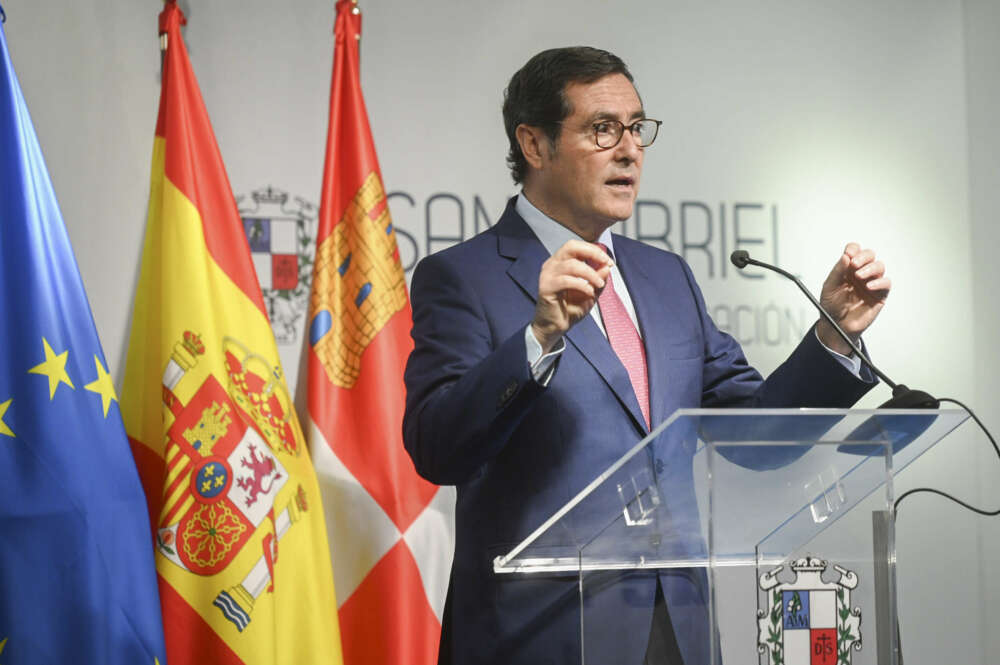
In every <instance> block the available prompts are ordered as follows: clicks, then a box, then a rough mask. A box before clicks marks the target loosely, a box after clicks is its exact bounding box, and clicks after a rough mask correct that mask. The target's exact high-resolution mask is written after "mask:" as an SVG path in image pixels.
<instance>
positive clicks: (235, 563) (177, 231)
mask: <svg viewBox="0 0 1000 665" xmlns="http://www.w3.org/2000/svg"><path fill="white" fill-rule="evenodd" d="M183 23H185V19H184V15H183V14H182V13H181V10H180V9H179V8H178V7H177V5H176V3H175V2H174V1H173V0H171V1H170V2H168V3H167V4H166V7H165V8H164V10H163V12H162V13H161V14H160V35H161V47H162V48H164V49H165V54H164V60H163V74H162V90H161V95H160V111H159V117H158V119H157V123H156V137H155V140H154V143H153V165H152V174H151V177H150V195H149V218H148V223H147V226H146V238H145V246H144V248H143V256H142V270H141V274H140V277H139V285H138V289H137V291H136V296H135V303H134V311H133V315H132V329H131V336H130V340H129V350H128V359H127V364H126V371H125V381H124V385H123V388H122V415H123V417H124V420H125V428H126V431H127V433H128V435H129V439H130V442H131V444H132V449H133V454H134V456H135V459H136V462H137V466H138V467H139V469H140V475H141V476H142V478H143V484H144V486H145V489H146V496H147V501H148V504H149V508H150V519H151V521H152V524H153V532H154V533H153V536H154V538H153V540H154V541H155V545H154V547H155V552H156V567H157V572H158V575H159V581H160V598H161V604H162V610H163V624H164V634H165V638H166V643H167V659H168V661H169V663H170V665H185V664H187V663H213V664H220V663H221V664H228V663H267V664H269V665H270V664H272V663H289V664H292V663H295V664H296V665H298V664H301V663H323V664H327V663H340V662H342V660H341V653H340V635H339V627H338V621H337V613H336V596H335V593H334V587H333V574H332V570H331V566H330V559H329V552H328V549H327V538H326V527H325V523H324V519H323V509H322V502H321V500H320V494H319V489H318V486H317V483H316V476H315V474H314V471H313V467H312V462H311V460H310V458H309V453H308V451H307V449H306V443H305V439H304V438H303V435H302V431H301V429H300V427H299V423H298V420H297V419H296V415H295V410H294V407H293V403H292V398H291V395H290V394H289V392H288V389H287V387H286V383H285V378H284V373H283V371H282V368H281V362H280V360H279V357H278V351H277V346H276V344H275V341H274V336H273V333H272V332H271V326H270V323H269V322H268V317H267V313H266V311H265V309H264V302H263V299H262V297H261V291H260V287H259V286H258V283H257V278H256V274H255V272H254V268H253V264H252V262H251V258H250V249H249V246H248V244H247V240H246V237H245V235H244V231H243V224H242V221H241V219H240V216H239V214H238V212H237V208H236V202H235V200H234V199H233V196H232V193H231V190H230V186H229V180H228V178H227V176H226V172H225V168H224V167H223V163H222V158H221V156H220V154H219V150H218V147H217V145H216V142H215V136H214V134H213V132H212V127H211V124H210V123H209V119H208V114H207V112H206V110H205V105H204V103H203V101H202V98H201V93H200V92H199V90H198V83H197V81H196V80H195V76H194V72H193V71H192V69H191V63H190V61H189V60H188V55H187V50H186V48H185V46H184V41H183V39H182V37H181V32H180V26H181V25H182V24H183Z"/></svg>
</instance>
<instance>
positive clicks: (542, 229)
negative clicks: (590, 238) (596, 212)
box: [514, 192, 615, 258]
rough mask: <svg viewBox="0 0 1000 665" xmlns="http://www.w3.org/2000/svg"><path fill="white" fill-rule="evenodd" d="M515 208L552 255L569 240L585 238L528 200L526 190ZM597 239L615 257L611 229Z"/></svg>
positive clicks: (521, 194)
mask: <svg viewBox="0 0 1000 665" xmlns="http://www.w3.org/2000/svg"><path fill="white" fill-rule="evenodd" d="M514 210H515V211H516V212H517V214H519V215H520V216H521V219H523V220H524V221H525V223H527V225H528V228H530V229H531V231H532V233H534V234H535V236H536V237H537V238H538V240H539V241H540V242H541V243H542V246H544V247H545V249H546V250H547V251H548V253H549V254H550V255H551V254H555V253H556V250H558V249H559V248H560V247H562V246H563V245H565V244H566V241H568V240H583V238H581V237H580V236H578V235H577V234H575V233H573V232H572V231H570V230H569V229H567V228H566V227H565V226H563V225H562V224H560V223H559V222H557V221H556V220H554V219H552V218H551V217H549V216H548V215H546V214H545V213H544V212H542V211H541V210H539V209H538V208H536V207H535V206H534V205H533V204H532V203H531V201H529V200H528V197H527V196H525V195H524V192H521V193H520V194H518V195H517V201H516V202H515V203H514ZM597 241H598V242H600V243H603V244H604V246H605V247H607V248H608V253H609V254H610V255H611V258H614V256H615V246H614V244H613V242H612V240H611V229H610V228H608V229H604V232H603V233H601V237H600V238H598V239H597ZM584 242H586V240H584Z"/></svg>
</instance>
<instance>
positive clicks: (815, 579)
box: [757, 556, 861, 665]
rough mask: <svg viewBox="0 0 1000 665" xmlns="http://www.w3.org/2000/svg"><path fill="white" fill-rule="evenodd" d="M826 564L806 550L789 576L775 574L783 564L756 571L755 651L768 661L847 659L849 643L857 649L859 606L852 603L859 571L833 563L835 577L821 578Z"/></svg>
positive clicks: (808, 663)
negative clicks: (806, 554)
mask: <svg viewBox="0 0 1000 665" xmlns="http://www.w3.org/2000/svg"><path fill="white" fill-rule="evenodd" d="M826 566H827V562H826V561H824V560H822V559H818V558H815V557H811V556H810V557H806V558H804V559H798V560H797V561H795V562H794V563H792V564H791V569H792V571H793V572H794V575H795V576H794V578H793V579H792V580H791V581H790V582H781V581H779V580H778V573H780V572H781V571H782V570H783V569H784V566H778V567H777V568H774V569H773V570H771V571H769V572H766V573H764V574H763V575H761V577H760V584H759V586H760V590H761V591H762V592H763V597H764V598H766V601H765V602H764V603H763V607H762V608H760V609H758V610H757V651H758V653H759V654H761V655H763V654H768V656H769V657H770V665H850V663H851V651H852V649H853V650H854V651H860V650H861V609H860V608H857V607H855V608H853V609H852V608H851V591H852V590H853V589H854V588H856V587H857V586H858V576H857V575H856V574H855V573H853V572H851V571H849V570H847V569H845V568H841V567H840V566H837V565H834V566H833V568H834V570H836V571H837V572H838V573H840V578H839V579H837V580H836V581H833V582H826V581H824V580H823V572H824V571H825V570H826ZM758 604H761V603H758Z"/></svg>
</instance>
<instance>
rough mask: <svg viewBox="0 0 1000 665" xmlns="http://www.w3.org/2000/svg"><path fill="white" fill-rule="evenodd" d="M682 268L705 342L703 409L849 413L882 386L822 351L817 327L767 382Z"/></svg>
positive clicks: (685, 266) (863, 371)
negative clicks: (720, 324)
mask: <svg viewBox="0 0 1000 665" xmlns="http://www.w3.org/2000/svg"><path fill="white" fill-rule="evenodd" d="M681 264H682V265H683V267H684V275H685V277H686V278H687V280H688V284H689V285H690V287H691V291H692V293H693V295H694V298H695V301H696V304H697V308H698V314H699V316H700V317H701V324H702V330H703V332H704V336H705V365H704V374H703V381H702V406H704V407H706V408H711V407H770V408H800V407H814V408H818V407H826V408H847V407H850V406H852V405H853V404H854V403H855V402H857V401H858V400H859V399H861V397H862V396H863V395H864V394H865V393H867V392H868V391H869V390H871V389H872V387H873V386H875V384H876V383H877V380H876V378H875V376H874V375H873V374H872V373H871V371H870V370H868V368H863V370H862V374H861V379H858V377H856V376H854V375H853V374H852V373H851V372H849V371H848V370H847V369H846V368H845V367H844V366H843V365H842V364H840V362H839V361H838V360H837V359H836V358H835V357H834V356H833V355H832V354H831V353H830V352H829V351H828V350H827V349H826V348H824V347H823V345H822V344H821V343H820V342H819V340H818V339H817V338H816V334H815V331H814V328H813V327H810V329H809V330H808V331H807V332H806V334H805V336H804V337H803V338H802V341H801V342H799V345H798V346H797V347H796V348H795V350H794V351H792V353H791V355H790V356H789V357H788V358H787V359H786V360H785V362H783V363H782V364H781V365H780V366H778V368H777V369H775V370H774V372H772V373H771V374H770V376H768V377H767V379H766V380H764V379H762V377H761V375H760V374H759V373H758V372H757V370H755V369H754V368H752V367H750V365H749V363H747V359H746V356H745V355H744V354H743V349H742V348H741V347H740V345H739V343H738V342H737V341H736V340H735V339H733V337H732V336H731V335H729V334H727V333H724V332H722V331H721V330H719V329H718V328H717V327H716V325H715V322H714V321H712V319H711V317H710V316H709V315H708V311H707V308H706V306H705V300H704V297H703V296H702V294H701V290H700V289H699V288H698V285H697V284H696V283H695V280H694V276H693V275H692V274H691V269H690V268H689V267H688V265H687V264H686V263H685V262H684V261H683V260H682V261H681Z"/></svg>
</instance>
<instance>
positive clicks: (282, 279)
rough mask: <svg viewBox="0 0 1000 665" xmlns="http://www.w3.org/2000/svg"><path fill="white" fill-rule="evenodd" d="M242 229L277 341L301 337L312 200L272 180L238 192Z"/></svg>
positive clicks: (309, 274)
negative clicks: (250, 190) (291, 193)
mask: <svg viewBox="0 0 1000 665" xmlns="http://www.w3.org/2000/svg"><path fill="white" fill-rule="evenodd" d="M236 203H237V205H238V206H239V212H240V217H242V218H243V231H244V233H246V236H247V241H248V242H249V243H250V258H251V259H252V260H253V265H254V269H255V270H256V271H257V279H258V280H259V281H260V288H261V294H262V295H263V296H264V304H265V305H266V306H267V315H268V318H269V319H271V328H272V329H273V330H274V339H275V341H276V342H277V343H278V344H282V345H288V344H295V343H297V342H298V341H299V333H298V331H299V330H300V328H301V326H300V321H302V320H303V319H305V316H306V309H307V308H308V306H309V281H310V279H312V270H313V254H312V250H313V245H314V244H315V243H314V240H315V237H316V206H315V204H312V203H309V202H308V201H306V200H304V199H302V198H299V197H295V198H294V199H292V198H291V197H290V196H289V195H288V193H287V192H283V191H281V190H280V189H276V188H274V187H271V186H267V187H262V188H260V189H257V190H255V191H254V192H253V193H251V194H250V196H249V198H248V197H246V196H238V197H237V198H236Z"/></svg>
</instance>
